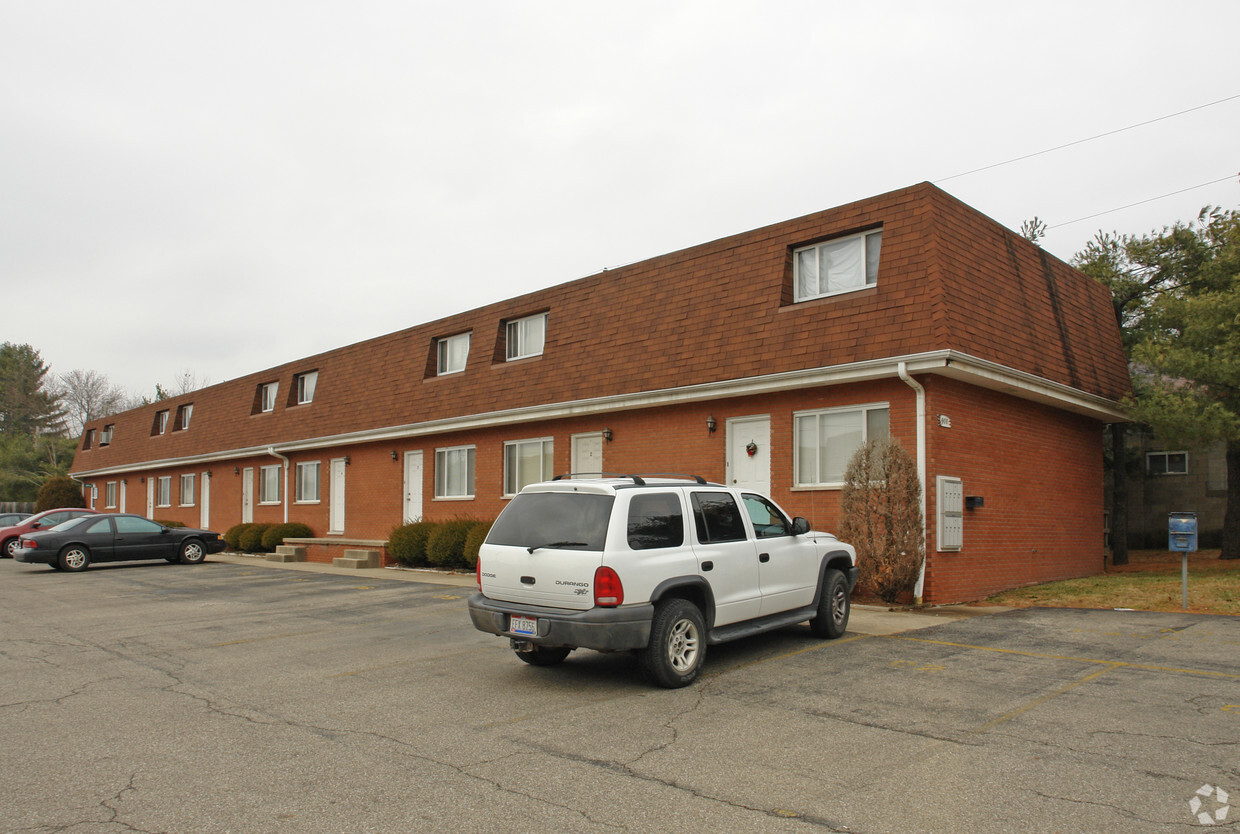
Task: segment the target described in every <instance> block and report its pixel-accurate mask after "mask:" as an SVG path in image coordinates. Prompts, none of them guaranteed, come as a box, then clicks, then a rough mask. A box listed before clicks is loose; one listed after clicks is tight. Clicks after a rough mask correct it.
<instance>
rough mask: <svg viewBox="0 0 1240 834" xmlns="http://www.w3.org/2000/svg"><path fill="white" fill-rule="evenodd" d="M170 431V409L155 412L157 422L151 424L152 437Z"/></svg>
mask: <svg viewBox="0 0 1240 834" xmlns="http://www.w3.org/2000/svg"><path fill="white" fill-rule="evenodd" d="M167 431H168V409H166V408H165V409H164V410H163V411H156V412H155V422H154V423H152V424H151V437H156V436H158V435H161V434H164V433H165V432H167Z"/></svg>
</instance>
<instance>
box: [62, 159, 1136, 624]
mask: <svg viewBox="0 0 1240 834" xmlns="http://www.w3.org/2000/svg"><path fill="white" fill-rule="evenodd" d="M1128 390H1129V379H1128V375H1127V367H1126V364H1125V359H1124V354H1123V351H1122V349H1121V346H1120V338H1119V333H1118V330H1117V328H1116V324H1115V320H1114V316H1113V314H1112V312H1111V303H1110V298H1109V295H1108V293H1107V290H1106V289H1105V288H1103V287H1102V286H1100V285H1099V284H1097V283H1095V282H1093V281H1091V280H1090V279H1088V278H1087V277H1085V276H1084V275H1082V274H1080V273H1079V272H1076V271H1075V270H1073V269H1071V268H1070V267H1069V266H1067V265H1066V264H1064V263H1063V262H1061V261H1059V260H1057V259H1055V258H1054V257H1052V256H1050V255H1048V254H1047V253H1046V252H1044V251H1042V250H1041V249H1039V248H1038V247H1036V246H1034V245H1033V244H1031V243H1029V242H1028V241H1026V240H1024V239H1023V238H1021V237H1020V236H1018V235H1016V234H1014V233H1013V232H1011V231H1009V230H1007V229H1005V228H1003V227H1001V226H999V225H998V224H996V223H994V222H993V221H991V220H990V219H988V218H987V217H985V216H983V215H981V214H979V213H978V212H976V211H975V210H973V209H971V208H969V207H968V206H966V205H964V204H963V203H961V202H959V201H957V200H956V199H955V198H953V197H951V196H950V195H948V194H946V193H945V192H943V191H941V190H939V189H937V188H935V187H934V186H932V185H930V184H927V183H923V184H920V185H915V186H912V187H909V188H906V189H903V190H900V191H895V192H891V193H888V194H884V195H881V196H877V197H873V198H870V199H867V200H862V201H860V202H856V203H852V204H849V205H845V206H841V207H839V208H834V209H829V210H827V211H823V212H819V213H816V214H812V215H808V216H806V217H801V218H797V219H794V220H789V221H786V222H783V223H777V224H775V225H771V226H767V227H764V228H760V229H755V230H753V231H749V232H745V233H743V234H739V235H734V236H732V237H727V238H723V239H721V240H717V241H714V242H711V243H705V244H702V245H700V246H695V247H692V248H689V249H685V250H682V251H678V252H673V253H671V254H667V255H663V256H661V257H657V258H653V259H651V260H647V261H643V262H640V263H636V264H632V265H629V266H625V267H622V268H618V269H613V270H609V271H605V272H602V273H600V274H597V275H593V276H590V277H587V278H582V279H580V280H576V281H572V282H569V283H567V284H562V285H560V286H556V287H552V288H550V289H546V290H541V291H538V292H534V293H530V294H527V295H522V296H519V297H516V298H512V299H508V300H505V301H501V302H498V303H495V304H490V305H487V306H485V307H481V308H478V309H475V310H470V311H468V312H464V313H461V314H459V315H454V316H450V317H448V318H444V319H440V320H438V321H434V322H430V323H428V324H422V325H418V326H416V327H412V328H409V329H407V330H402V331H400V332H397V333H392V334H389V335H386V336H380V337H378V338H375V339H371V340H368V341H364V342H360V343H358V344H354V345H350V346H347V347H343V348H340V349H337V350H333V351H329V352H327V353H322V354H319V355H317V356H311V357H307V358H305V359H302V360H299V361H296V362H291V363H289V364H286V365H281V366H279V367H275V368H271V369H268V370H264V371H260V372H258V373H255V374H251V375H249V376H245V377H242V378H239V379H234V380H231V381H228V382H225V383H221V384H219V385H214V386H211V387H209V388H204V389H202V390H199V391H195V392H193V393H190V394H186V395H184V396H180V397H176V398H173V399H171V400H165V401H162V402H159V403H155V404H153V405H149V406H144V407H142V408H139V409H135V410H133V411H128V412H125V413H123V414H118V415H116V416H114V417H110V418H107V419H106V420H101V421H93V422H92V423H90V424H88V425H87V427H86V429H85V432H84V435H83V438H82V441H81V444H80V448H79V453H78V455H77V457H76V459H75V461H74V466H75V472H74V473H73V474H74V476H75V477H77V478H78V479H80V480H81V481H82V482H83V483H85V484H87V485H89V487H90V492H91V494H92V495H93V496H94V497H93V500H94V503H95V506H96V507H97V508H99V509H107V510H118V511H120V510H125V509H127V508H128V509H130V510H133V511H139V512H143V511H144V512H145V514H146V515H147V516H148V517H155V518H159V519H168V520H179V521H183V522H186V523H192V524H199V525H203V526H210V527H213V528H215V529H225V528H227V527H229V526H231V525H233V524H236V523H238V522H242V521H251V520H252V521H256V522H281V521H286V520H287V521H299V522H304V523H305V524H307V525H309V526H310V528H311V529H312V530H313V531H314V533H315V538H316V542H315V544H314V545H313V546H312V547H311V550H310V558H311V559H321V560H327V559H329V558H330V557H331V556H333V555H339V552H340V549H341V548H343V547H345V546H356V543H357V542H362V543H366V544H368V545H369V546H374V547H381V546H382V543H383V541H384V540H385V539H386V538H387V535H388V533H389V532H390V531H391V529H392V528H393V527H394V526H395V525H398V524H400V523H402V521H403V520H409V519H417V518H426V519H447V518H453V517H459V516H472V517H477V518H492V517H494V516H495V515H497V514H498V513H499V512H500V510H502V509H503V507H504V505H505V502H506V500H507V498H508V497H510V496H511V495H512V494H513V493H515V492H516V491H517V490H518V489H519V488H520V487H521V486H522V485H524V484H526V483H530V482H533V481H537V480H540V479H544V478H549V477H551V476H552V475H553V474H556V473H564V472H570V471H572V472H599V471H604V470H606V471H611V472H632V471H637V472H652V471H657V472H684V473H694V474H701V475H704V476H706V477H707V478H710V479H713V480H719V481H724V482H726V483H728V484H736V485H740V486H745V487H753V488H757V489H760V490H764V491H769V492H770V493H771V494H772V495H773V496H774V497H775V498H776V500H778V501H779V502H780V503H781V504H783V505H784V507H785V508H786V509H788V510H789V511H791V512H793V513H795V514H799V515H804V516H806V517H808V518H810V519H811V521H812V522H814V524H815V525H816V526H817V527H819V528H823V529H835V528H838V527H839V524H840V486H841V481H842V475H843V471H844V467H845V465H846V463H847V461H848V459H849V457H850V456H851V455H852V453H853V452H854V450H855V449H856V448H857V447H858V446H859V445H860V444H861V443H862V442H864V441H865V440H866V439H867V438H872V437H876V436H880V435H888V434H889V435H890V436H892V437H894V438H896V439H897V440H898V441H899V442H900V443H902V444H903V445H904V446H905V447H906V448H907V449H908V450H909V451H910V452H911V453H912V454H913V455H914V456H915V458H916V460H917V462H918V467H919V471H920V473H921V475H922V479H923V485H924V490H923V493H924V503H925V526H926V533H927V561H926V568H925V575H924V586H923V587H922V588H921V589H920V590H921V591H922V595H923V596H924V598H925V599H926V600H927V601H929V602H951V601H959V600H965V599H973V598H978V597H980V596H983V595H985V594H987V593H989V592H992V591H995V590H999V589H1002V588H1007V587H1012V586H1017V585H1021V584H1025V583H1030V582H1037V581H1044V580H1051V579H1057V578H1065V577H1071V576H1080V575H1087V574H1090V573H1095V572H1097V571H1098V570H1100V569H1101V567H1102V565H1103V557H1104V553H1103V473H1102V426H1103V424H1104V423H1105V422H1108V421H1113V420H1119V419H1123V415H1122V413H1121V411H1120V409H1119V406H1118V402H1117V401H1118V400H1119V398H1121V397H1122V396H1123V395H1124V394H1125V393H1126V392H1127V391H1128ZM135 488H136V494H135Z"/></svg>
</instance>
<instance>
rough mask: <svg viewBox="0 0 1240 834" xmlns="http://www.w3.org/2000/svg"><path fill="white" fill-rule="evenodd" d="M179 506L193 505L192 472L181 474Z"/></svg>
mask: <svg viewBox="0 0 1240 834" xmlns="http://www.w3.org/2000/svg"><path fill="white" fill-rule="evenodd" d="M186 499H188V500H186ZM181 506H182V507H192V506H194V476H193V474H192V473H191V474H188V475H182V476H181Z"/></svg>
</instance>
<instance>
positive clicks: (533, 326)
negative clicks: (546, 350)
mask: <svg viewBox="0 0 1240 834" xmlns="http://www.w3.org/2000/svg"><path fill="white" fill-rule="evenodd" d="M505 340H506V342H507V356H508V359H525V358H526V357H529V356H541V355H542V352H543V345H544V344H545V343H546V340H547V314H546V313H539V314H538V315H536V316H526V317H525V318H523V319H514V320H513V321H510V322H508V328H507V335H506V336H505Z"/></svg>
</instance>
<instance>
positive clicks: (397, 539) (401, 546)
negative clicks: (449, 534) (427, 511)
mask: <svg viewBox="0 0 1240 834" xmlns="http://www.w3.org/2000/svg"><path fill="white" fill-rule="evenodd" d="M438 526H439V525H438V524H437V523H436V522H434V521H412V522H410V523H408V524H402V525H401V526H399V527H394V528H393V529H392V532H391V533H390V534H389V535H388V553H390V554H391V555H392V558H393V559H395V560H396V561H397V562H400V563H401V564H402V565H404V566H405V567H409V568H416V567H421V566H423V565H425V564H426V542H427V539H429V538H430V535H431V531H432V530H434V529H435V528H436V527H438Z"/></svg>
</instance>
